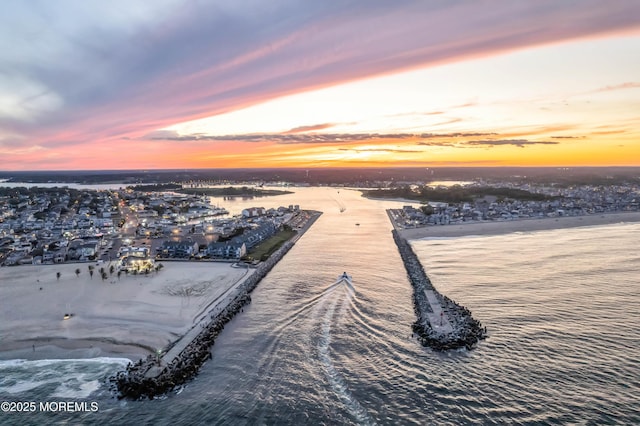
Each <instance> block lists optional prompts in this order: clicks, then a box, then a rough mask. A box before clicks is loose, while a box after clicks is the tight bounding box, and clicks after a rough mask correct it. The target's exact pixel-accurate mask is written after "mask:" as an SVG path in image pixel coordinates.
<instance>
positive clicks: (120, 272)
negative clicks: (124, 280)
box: [118, 270, 122, 280]
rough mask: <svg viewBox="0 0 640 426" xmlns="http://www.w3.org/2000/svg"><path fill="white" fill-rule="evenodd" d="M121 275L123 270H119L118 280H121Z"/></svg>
mask: <svg viewBox="0 0 640 426" xmlns="http://www.w3.org/2000/svg"><path fill="white" fill-rule="evenodd" d="M120 275H122V270H120V271H118V280H120Z"/></svg>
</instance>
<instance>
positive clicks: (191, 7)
mask: <svg viewBox="0 0 640 426" xmlns="http://www.w3.org/2000/svg"><path fill="white" fill-rule="evenodd" d="M639 14H640V4H639V3H638V2H637V1H635V0H620V1H616V2H602V1H601V0H584V1H582V2H580V3H579V5H577V3H576V2H572V1H566V2H557V1H554V0H539V1H536V2H503V3H501V4H500V6H499V7H498V6H496V7H487V5H486V4H485V3H484V2H475V1H467V2H424V1H412V0H399V1H397V2H388V1H384V0H372V1H352V2H299V1H295V0H282V1H277V2H263V1H258V0H246V1H243V2H193V1H186V0H163V1H160V0H158V1H153V2H148V1H144V0H127V1H124V0H114V1H113V2H108V3H100V2H71V1H63V0H61V1H59V2H42V1H40V2H37V1H35V0H33V1H28V0H25V1H23V2H8V3H7V5H5V7H4V8H3V13H2V14H1V16H0V62H1V63H2V72H1V73H0V88H4V87H9V88H11V87H12V85H11V82H12V81H17V80H19V81H20V85H19V90H17V89H16V90H13V91H12V92H11V99H12V101H11V103H10V104H11V105H18V106H19V108H17V107H16V108H14V109H6V111H4V113H2V112H0V134H2V133H11V134H19V135H20V136H22V137H24V138H25V139H26V140H29V141H32V143H33V144H34V145H43V146H49V147H52V148H56V149H59V150H60V152H61V153H62V155H65V154H64V152H63V151H62V150H63V148H64V147H65V146H67V145H79V144H86V145H87V148H86V149H91V146H92V144H98V143H101V144H109V143H111V142H112V141H113V140H121V139H123V138H131V139H134V138H139V137H141V136H142V135H145V134H147V133H149V132H150V131H153V130H155V129H161V128H165V127H168V126H170V125H172V124H176V123H179V122H184V121H188V120H194V119H197V118H204V117H208V116H212V115H217V114H221V113H225V112H229V111H232V110H237V109H239V108H243V107H247V106H250V105H254V104H256V103H259V102H263V101H266V100H269V99H273V98H275V97H279V96H284V95H288V94H294V93H299V92H301V91H306V90H311V89H318V88H322V87H327V86H330V85H335V84H339V83H344V82H348V81H353V80H356V79H361V78H367V77H372V76H378V75H383V74H388V73H393V72H398V71H402V70H409V69H413V68H416V67H422V66H429V65H437V64H442V63H447V62H452V61H460V60H465V59H469V58H478V57H483V56H488V55H495V54H499V53H504V52H509V51H514V50H518V49H523V48H527V47H531V46H539V45H543V44H548V43H553V42H559V41H566V40H572V39H577V38H584V37H597V36H601V35H605V34H612V33H620V32H622V31H626V30H630V29H637V28H638V27H639V26H640V22H639V21H638V20H637V18H636V17H637V16H638V15H639ZM635 84H637V83H624V84H623V85H620V87H618V86H611V87H607V88H604V89H606V90H617V89H618V88H627V87H629V85H635ZM632 87H635V86H632ZM468 105H473V103H468V104H465V105H459V106H458V107H460V108H462V107H465V106H468ZM292 130H293V129H292ZM314 130H322V129H314ZM291 136H294V135H293V134H292V135H291ZM203 138H209V139H211V137H208V136H207V137H203ZM234 138H235V137H233V138H232V139H231V140H234ZM280 138H281V139H279V140H278V143H326V140H323V139H322V138H321V137H318V136H316V137H313V138H311V139H309V140H310V141H311V142H309V141H303V140H301V139H296V138H292V139H286V138H284V137H283V136H282V135H281V136H280ZM211 140H222V139H211ZM224 140H229V139H224ZM249 140H250V141H260V140H262V139H260V138H259V136H254V137H251V138H249ZM328 140H329V141H334V140H335V137H329V138H328ZM69 152H71V151H68V153H69ZM13 161H19V158H17V159H14V160H13ZM111 161H112V162H113V161H116V162H117V161H118V157H117V156H114V157H113V158H111ZM108 165H109V163H107V162H105V166H108Z"/></svg>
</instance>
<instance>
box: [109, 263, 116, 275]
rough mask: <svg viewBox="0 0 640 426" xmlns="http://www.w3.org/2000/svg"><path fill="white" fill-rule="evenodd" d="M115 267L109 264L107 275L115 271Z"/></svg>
mask: <svg viewBox="0 0 640 426" xmlns="http://www.w3.org/2000/svg"><path fill="white" fill-rule="evenodd" d="M115 270H116V268H114V266H113V265H111V266H109V275H113V271H115Z"/></svg>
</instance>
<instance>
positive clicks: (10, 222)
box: [0, 168, 640, 274]
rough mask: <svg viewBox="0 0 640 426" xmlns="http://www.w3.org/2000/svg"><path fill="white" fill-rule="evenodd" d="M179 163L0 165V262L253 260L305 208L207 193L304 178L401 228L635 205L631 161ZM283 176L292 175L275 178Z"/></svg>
mask: <svg viewBox="0 0 640 426" xmlns="http://www.w3.org/2000/svg"><path fill="white" fill-rule="evenodd" d="M523 172H527V173H528V175H527V176H524V175H523V174H522V173H523ZM56 173H57V172H51V173H50V174H44V173H31V174H25V175H24V176H21V177H23V178H27V177H28V178H30V179H31V180H32V181H35V182H43V183H45V182H49V181H48V180H46V179H49V180H51V178H65V177H66V175H65V174H56ZM181 173H182V174H181V176H182V177H184V178H185V180H171V179H170V177H171V176H174V177H175V175H172V174H171V173H170V172H167V171H157V172H154V173H152V174H149V175H145V174H144V173H140V172H135V173H133V172H122V173H121V174H118V173H117V172H101V173H99V172H91V173H89V172H87V174H86V175H82V174H79V176H80V177H79V179H80V181H85V182H91V183H92V184H98V183H99V182H106V181H107V179H111V180H113V179H115V178H117V177H120V178H121V179H122V180H121V181H125V182H131V180H135V181H136V182H138V184H137V185H133V186H129V187H127V188H124V189H119V190H89V189H74V188H69V187H65V186H64V183H61V184H60V187H48V188H43V187H30V188H26V187H19V186H16V182H15V180H16V179H18V178H19V177H20V176H17V175H16V176H14V175H11V176H10V175H7V177H6V178H4V181H5V182H9V183H11V184H12V187H2V182H0V265H3V266H12V265H21V264H59V263H67V262H97V263H107V264H108V265H109V269H110V270H111V269H112V268H115V269H116V270H118V271H120V272H123V273H134V274H137V273H149V272H150V271H153V270H154V269H156V268H158V264H157V263H158V261H160V260H167V261H170V260H194V261H240V260H242V261H243V262H245V263H246V264H255V263H257V262H260V261H261V260H265V259H267V258H268V257H269V255H270V253H272V252H273V251H275V250H277V249H278V247H280V246H281V245H282V244H283V243H284V242H285V241H286V240H288V239H290V238H292V236H293V235H295V233H296V231H297V230H298V229H300V228H301V227H302V226H304V224H305V223H306V221H307V220H309V218H310V216H311V215H312V212H309V211H305V210H301V209H300V206H298V205H285V206H277V207H270V208H265V207H263V206H262V205H260V203H261V202H258V201H256V205H255V207H252V208H247V209H245V210H243V211H242V212H241V214H238V215H236V216H230V215H229V213H228V211H227V210H225V209H224V207H217V206H216V205H214V203H212V202H211V199H212V198H211V197H221V198H218V199H220V200H222V201H224V200H225V199H226V197H249V198H251V199H254V197H268V196H270V195H279V194H284V193H287V192H288V191H286V188H288V187H294V186H310V185H313V184H315V185H318V186H326V185H331V186H336V187H340V188H342V187H350V188H357V189H358V190H361V191H362V192H363V195H364V196H366V197H370V198H384V199H395V200H398V201H402V202H405V203H406V204H405V206H404V208H402V209H397V210H394V223H395V224H396V225H397V226H400V227H403V228H414V227H426V226H433V225H450V224H460V223H469V222H488V221H491V222H494V221H512V220H520V219H530V218H553V217H565V216H585V215H595V214H605V213H614V212H634V211H635V212H637V211H640V178H639V176H640V170H639V169H632V168H611V169H553V170H550V169H535V168H532V169H509V170H507V169H495V170H494V169H476V170H472V169H423V168H422V169H418V168H412V169H383V170H379V171H378V170H371V169H366V170H356V169H353V170H337V171H335V172H334V175H329V172H328V171H327V170H324V169H318V170H311V171H310V170H253V171H252V170H248V169H247V170H244V169H242V170H240V169H239V170H231V171H228V173H229V174H230V175H231V176H233V175H235V176H238V177H241V178H242V180H235V181H234V180H231V179H222V180H219V176H217V175H215V173H222V172H219V171H185V172H181ZM491 173H494V176H491ZM127 176H128V177H127ZM287 176H289V177H295V179H294V180H292V181H288V182H287V181H283V180H280V179H282V178H283V177H287ZM331 176H342V177H344V178H345V180H344V181H343V182H342V183H336V182H334V181H335V180H337V179H338V178H335V177H331ZM143 177H144V178H146V179H143ZM198 177H200V178H201V179H197V178H198ZM347 177H348V178H347ZM68 178H69V179H70V178H71V177H70V176H68ZM438 178H440V179H442V180H441V181H440V180H438ZM456 178H457V179H458V180H457V181H455V179H456ZM245 179H246V180H245ZM314 179H315V180H314ZM62 180H64V179H62ZM317 180H319V181H321V182H319V181H317ZM35 182H34V183H35ZM227 185H228V186H227ZM243 185H244V186H243ZM47 186H51V183H49V184H48V185H47ZM265 187H277V188H279V189H264V188H265ZM256 200H257V198H256ZM100 269H103V268H100ZM110 272H111V273H113V271H112V270H111V271H110Z"/></svg>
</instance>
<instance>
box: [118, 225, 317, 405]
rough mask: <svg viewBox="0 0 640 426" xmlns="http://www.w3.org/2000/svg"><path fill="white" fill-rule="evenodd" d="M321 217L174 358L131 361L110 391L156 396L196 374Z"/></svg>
mask: <svg viewBox="0 0 640 426" xmlns="http://www.w3.org/2000/svg"><path fill="white" fill-rule="evenodd" d="M318 217H319V213H316V214H314V215H313V216H312V217H311V218H310V219H309V220H308V221H307V223H306V225H305V226H304V227H303V229H302V231H301V232H300V233H299V234H298V235H297V236H296V237H294V238H293V239H292V240H290V241H287V242H286V243H284V244H283V245H282V247H280V248H279V249H278V250H277V251H276V252H275V253H273V254H272V255H271V256H270V257H269V259H268V260H266V261H265V262H262V263H261V264H260V265H259V266H258V267H257V268H256V270H255V272H254V273H253V274H251V276H249V277H248V278H247V279H246V280H245V281H244V282H243V283H242V284H240V285H239V286H238V287H237V288H236V294H235V297H234V298H233V300H232V301H231V302H230V303H229V304H227V306H226V307H225V308H224V309H223V310H222V311H221V312H219V313H217V312H216V313H210V314H209V315H210V320H209V321H207V322H203V323H201V324H200V327H201V328H202V330H201V331H200V332H199V333H198V334H197V335H196V337H195V338H194V339H193V340H192V341H191V342H190V343H189V344H188V345H187V346H186V347H185V348H184V349H183V350H182V351H181V352H180V353H179V354H178V355H177V356H176V357H175V358H174V359H173V360H171V361H170V362H168V363H166V364H165V363H163V362H162V360H161V359H160V358H159V357H156V356H153V355H149V356H148V357H147V358H145V359H141V360H139V361H137V362H136V363H134V364H129V365H128V366H127V368H126V369H125V371H120V372H118V373H117V374H116V375H114V376H112V377H110V378H109V379H108V381H109V383H110V390H111V391H112V392H113V393H114V394H115V395H116V396H117V397H118V399H122V398H128V399H133V400H139V399H145V398H149V399H153V398H154V397H156V396H160V395H163V394H166V393H167V392H170V391H172V390H174V389H175V388H176V387H179V386H181V385H183V384H185V383H187V382H188V381H189V380H191V379H192V378H193V377H195V375H196V374H197V373H198V370H199V369H200V367H202V365H203V364H204V363H205V362H206V361H207V360H209V359H211V358H212V356H211V347H212V346H213V345H214V344H215V339H216V337H218V335H219V334H220V333H221V332H222V330H223V329H224V326H225V324H227V323H228V322H229V321H231V319H232V318H233V317H234V316H235V314H237V313H238V312H240V311H241V310H242V308H243V307H244V306H245V305H246V304H248V303H251V296H250V293H251V292H252V291H253V290H254V289H255V288H256V286H257V285H258V283H259V282H260V281H261V280H262V278H264V277H265V276H266V275H267V273H268V272H269V271H270V270H271V269H272V268H273V267H274V266H275V265H276V263H278V262H279V261H280V260H281V259H282V258H283V257H284V255H285V254H287V252H288V251H289V250H290V249H291V247H293V245H294V244H295V242H296V241H297V240H298V239H299V238H300V237H301V236H302V234H303V233H304V232H305V231H306V230H307V229H309V227H310V226H311V225H312V224H313V222H314V221H315V220H316V219H317V218H318Z"/></svg>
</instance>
